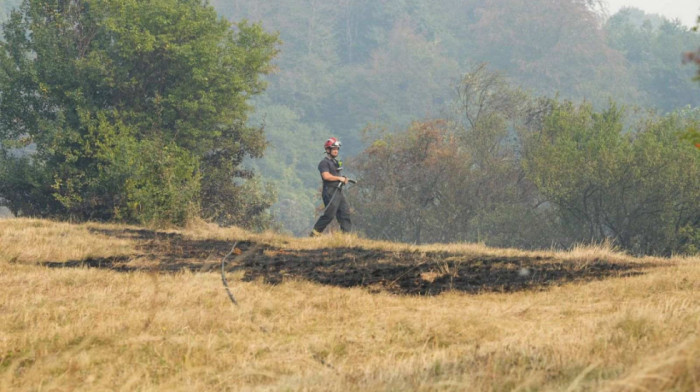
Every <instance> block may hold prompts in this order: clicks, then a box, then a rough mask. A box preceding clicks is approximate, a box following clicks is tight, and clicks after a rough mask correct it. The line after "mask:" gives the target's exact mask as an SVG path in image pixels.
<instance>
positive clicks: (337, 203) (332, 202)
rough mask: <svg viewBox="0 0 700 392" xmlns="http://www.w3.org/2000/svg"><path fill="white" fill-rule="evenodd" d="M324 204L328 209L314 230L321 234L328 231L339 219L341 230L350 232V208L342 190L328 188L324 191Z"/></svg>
mask: <svg viewBox="0 0 700 392" xmlns="http://www.w3.org/2000/svg"><path fill="white" fill-rule="evenodd" d="M334 195H335V196H334ZM323 204H324V205H325V206H326V209H325V210H324V212H323V215H321V217H320V218H318V220H317V221H316V224H315V225H314V230H316V231H318V232H319V233H320V232H322V231H323V230H325V229H326V226H328V225H329V224H330V223H331V222H333V218H337V219H338V223H340V230H342V231H343V232H346V233H347V232H349V231H350V229H352V222H350V206H349V205H348V203H347V202H346V201H345V196H344V195H343V192H342V190H341V189H340V188H330V187H329V188H327V189H324V190H323Z"/></svg>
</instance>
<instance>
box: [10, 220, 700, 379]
mask: <svg viewBox="0 0 700 392" xmlns="http://www.w3.org/2000/svg"><path fill="white" fill-rule="evenodd" d="M234 243H238V245H237V248H236V251H235V252H234V254H233V255H232V257H231V258H230V259H227V260H228V262H227V272H226V277H227V279H228V282H229V284H230V286H231V289H232V292H233V294H234V295H235V297H236V299H237V300H238V303H239V305H238V306H236V305H234V304H233V303H232V302H231V301H230V300H229V298H228V297H227V295H226V292H225V290H224V287H223V285H222V281H221V269H220V265H221V259H222V257H223V256H224V255H226V254H227V253H228V252H229V251H230V250H231V248H232V245H233V244H234ZM698 331H700V258H698V257H695V258H671V259H661V258H641V259H640V258H633V257H630V256H627V255H625V254H623V253H619V252H615V251H614V250H611V249H610V248H609V247H605V246H601V247H592V248H585V247H582V248H579V249H574V250H572V251H570V252H561V253H558V252H525V251H519V250H514V249H491V248H487V247H484V246H481V245H470V244H455V245H431V246H412V245H403V244H392V243H382V242H374V241H368V240H365V239H362V238H358V237H355V236H345V235H333V236H325V237H322V238H308V239H307V238H303V239H298V238H291V237H283V236H278V235H275V234H271V233H265V234H252V233H248V232H245V231H243V230H240V229H220V228H217V227H214V226H211V225H207V224H203V223H200V224H196V225H192V227H188V228H187V229H183V230H178V231H157V230H151V229H147V228H139V227H131V226H121V225H107V224H96V223H87V224H69V223H59V222H52V221H45V220H30V219H5V220H0V390H2V391H14V390H23V391H101V390H124V391H166V390H167V391H179V390H181V391H219V390H232V391H234V390H235V391H239V390H244V391H245V390H283V391H403V390H417V391H700V337H699V336H698Z"/></svg>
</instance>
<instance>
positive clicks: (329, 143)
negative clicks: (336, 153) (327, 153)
mask: <svg viewBox="0 0 700 392" xmlns="http://www.w3.org/2000/svg"><path fill="white" fill-rule="evenodd" d="M323 147H324V148H325V149H326V150H328V149H329V148H340V140H338V139H336V138H334V137H332V138H330V139H328V140H326V143H325V144H324V145H323Z"/></svg>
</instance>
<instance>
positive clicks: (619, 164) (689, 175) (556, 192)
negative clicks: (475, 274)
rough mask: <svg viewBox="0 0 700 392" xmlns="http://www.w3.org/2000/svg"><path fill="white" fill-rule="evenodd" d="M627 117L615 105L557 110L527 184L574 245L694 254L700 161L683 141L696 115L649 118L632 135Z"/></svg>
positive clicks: (531, 161)
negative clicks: (606, 243) (532, 186)
mask: <svg viewBox="0 0 700 392" xmlns="http://www.w3.org/2000/svg"><path fill="white" fill-rule="evenodd" d="M623 115H624V112H623V110H622V109H619V108H618V107H617V106H615V105H614V104H613V105H611V106H610V107H609V108H608V109H606V110H604V111H602V112H595V111H594V110H593V109H592V107H591V105H590V104H582V105H579V106H576V105H574V104H572V103H570V102H567V103H556V102H553V108H552V110H551V112H550V114H549V115H548V116H547V117H546V119H545V121H544V124H543V127H542V128H541V131H540V132H537V133H535V134H533V135H531V136H532V137H531V138H530V139H529V140H528V141H527V143H526V146H527V148H526V150H525V151H526V153H525V157H526V158H525V162H524V163H525V166H526V169H527V173H528V176H529V177H530V178H531V179H532V180H533V181H534V183H535V184H536V185H537V187H538V189H539V191H540V192H541V193H542V195H543V196H544V197H545V198H546V200H548V201H549V202H551V203H553V205H555V206H556V208H557V209H558V211H559V214H560V217H561V221H562V229H563V230H566V231H567V232H568V233H569V234H570V235H571V238H572V241H580V242H591V241H593V242H600V241H604V240H605V239H613V240H614V241H615V242H616V243H618V244H619V245H620V246H622V247H623V248H625V249H628V250H631V251H633V252H636V253H643V254H650V253H653V254H670V253H672V252H678V251H684V250H687V249H692V247H696V246H697V245H698V244H696V243H694V242H693V241H695V240H694V239H693V238H694V234H692V233H696V232H697V230H698V227H700V203H699V201H700V178H698V176H697V175H696V173H698V172H700V156H698V154H697V152H696V151H693V150H694V149H693V148H692V147H691V146H689V145H687V144H684V143H682V142H681V141H680V140H679V138H678V133H679V132H680V131H682V130H683V129H684V128H685V127H686V126H688V125H689V124H697V122H698V117H697V116H698V113H697V111H693V112H690V113H685V114H684V113H680V114H679V113H675V114H671V115H667V116H665V117H660V118H659V117H653V116H651V117H649V118H647V119H646V120H645V121H643V122H641V123H640V124H638V125H637V126H636V127H635V129H633V130H629V131H626V132H625V131H624V129H623V118H624V116H623ZM689 241H690V242H689Z"/></svg>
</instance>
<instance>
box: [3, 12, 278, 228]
mask: <svg viewBox="0 0 700 392" xmlns="http://www.w3.org/2000/svg"><path fill="white" fill-rule="evenodd" d="M232 27H233V26H232V25H231V24H230V23H229V22H227V21H225V20H223V19H221V18H219V17H218V16H217V14H216V12H215V11H214V9H213V8H211V7H209V6H206V5H205V4H204V3H203V2H202V1H200V0H183V1H170V0H150V1H143V2H142V1H126V0H124V1H122V0H108V1H105V0H72V1H64V0H49V1H38V0H25V1H24V2H23V4H22V7H21V9H20V11H18V12H15V13H13V14H12V16H11V18H10V20H9V21H8V22H7V23H6V24H5V25H4V28H3V33H4V37H5V42H4V43H3V44H2V47H1V48H0V49H1V50H0V140H2V146H3V147H2V148H3V150H4V151H5V153H4V155H3V159H4V160H5V161H6V162H14V164H19V165H24V166H26V170H29V171H31V172H36V173H40V174H41V175H40V176H39V175H37V178H45V179H50V189H51V191H50V193H51V196H52V197H53V198H54V199H56V200H57V201H59V202H60V203H59V204H58V205H56V204H50V205H51V207H50V208H45V210H46V211H45V214H51V215H66V214H70V215H72V216H75V217H78V218H98V219H110V218H123V219H127V220H140V221H165V222H173V223H182V222H183V221H184V220H186V219H187V218H188V216H191V214H193V213H199V212H200V211H201V213H202V214H203V215H204V216H205V217H207V218H211V219H214V220H216V221H218V222H219V223H222V224H231V223H241V224H245V223H246V222H247V220H244V221H242V219H243V218H242V217H243V216H244V215H247V214H253V215H256V214H262V213H264V211H265V207H266V206H269V202H270V201H269V197H268V196H269V195H265V194H264V192H263V194H262V195H261V194H260V192H258V191H257V190H254V189H251V190H248V191H246V187H245V186H242V184H241V183H240V181H239V182H237V181H235V178H236V177H238V178H243V179H245V178H252V173H249V172H246V171H245V170H243V169H242V168H241V163H242V161H243V159H244V158H245V157H247V156H255V157H257V156H261V154H262V152H263V149H264V147H265V140H264V136H263V133H262V129H261V128H255V127H250V126H248V125H247V116H248V113H249V111H250V110H251V106H250V105H249V103H248V99H249V97H250V96H252V95H255V94H259V93H260V92H261V91H263V89H264V86H265V85H264V82H263V81H262V80H261V79H260V75H262V74H264V73H266V72H268V71H269V70H270V66H269V62H270V60H271V59H272V58H273V56H274V55H275V53H276V42H277V38H276V36H274V35H269V34H267V33H265V32H264V31H263V30H262V28H261V27H260V26H259V25H250V24H248V23H246V22H242V23H240V24H238V25H237V26H235V29H234V28H232ZM26 145H31V146H33V147H34V148H35V149H36V153H34V154H31V156H29V157H26V158H22V160H21V161H18V160H17V158H16V155H17V154H16V152H15V153H12V152H11V151H10V149H12V148H18V147H22V146H26ZM21 181H22V180H21V179H18V178H16V177H14V176H11V177H9V178H3V179H2V182H3V183H4V184H13V183H16V182H21ZM9 189H16V187H14V188H13V186H10V185H6V186H4V187H3V190H4V191H5V192H9V191H8V190H9ZM42 189H44V190H43V191H38V188H34V189H33V193H32V194H34V193H37V192H38V193H40V194H41V200H45V199H46V194H45V193H46V191H47V190H46V189H47V188H46V185H43V187H42ZM2 196H3V197H5V198H6V199H8V200H9V201H10V205H11V206H17V205H19V203H20V200H22V199H23V198H24V195H23V194H20V193H16V192H9V193H3V194H2ZM40 202H41V201H40V199H39V198H38V199H37V200H35V203H34V204H38V203H40ZM14 209H15V210H18V208H16V207H14ZM242 211H245V214H243V213H242Z"/></svg>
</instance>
